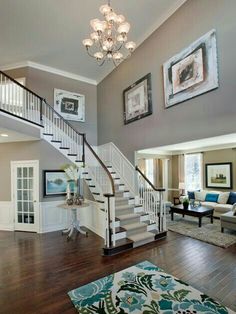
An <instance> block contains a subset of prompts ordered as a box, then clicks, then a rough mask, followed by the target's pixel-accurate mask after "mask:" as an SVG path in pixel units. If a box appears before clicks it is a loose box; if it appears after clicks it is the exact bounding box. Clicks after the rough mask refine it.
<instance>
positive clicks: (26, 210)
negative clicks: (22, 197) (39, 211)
mask: <svg viewBox="0 0 236 314" xmlns="http://www.w3.org/2000/svg"><path fill="white" fill-rule="evenodd" d="M22 204H23V211H24V212H25V213H28V202H23V203H22Z"/></svg>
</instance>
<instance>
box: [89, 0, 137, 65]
mask: <svg viewBox="0 0 236 314" xmlns="http://www.w3.org/2000/svg"><path fill="white" fill-rule="evenodd" d="M99 11H100V12H101V14H102V15H103V17H104V20H102V21H101V20H99V19H93V20H91V21H90V25H91V27H92V29H93V31H92V33H91V34H90V38H87V39H84V40H83V45H84V46H85V48H86V50H87V52H88V54H89V56H90V57H93V58H95V59H96V60H97V62H98V64H99V65H100V66H101V65H103V64H104V63H105V61H111V60H112V61H113V63H114V65H115V66H117V65H118V64H119V63H120V62H121V61H122V60H124V59H125V58H127V57H129V56H130V55H131V53H132V52H133V51H134V50H135V48H136V44H135V43H134V42H133V41H129V42H128V37H127V35H128V33H129V31H130V24H129V23H128V22H127V21H126V20H125V17H124V16H123V15H121V14H116V13H115V12H114V10H113V9H112V7H111V4H110V1H108V3H107V4H104V5H102V6H101V7H100V9H99ZM125 56H127V57H125Z"/></svg>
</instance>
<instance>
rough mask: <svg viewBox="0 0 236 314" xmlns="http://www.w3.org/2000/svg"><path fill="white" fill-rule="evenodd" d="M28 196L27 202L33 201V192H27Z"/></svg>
mask: <svg viewBox="0 0 236 314" xmlns="http://www.w3.org/2000/svg"><path fill="white" fill-rule="evenodd" d="M28 195H29V201H33V191H29V192H28Z"/></svg>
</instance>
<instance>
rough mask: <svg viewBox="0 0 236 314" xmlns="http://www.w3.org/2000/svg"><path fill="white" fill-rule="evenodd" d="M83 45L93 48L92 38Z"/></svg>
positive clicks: (84, 41) (85, 40)
mask: <svg viewBox="0 0 236 314" xmlns="http://www.w3.org/2000/svg"><path fill="white" fill-rule="evenodd" d="M83 45H84V46H85V47H86V48H88V47H91V46H92V45H93V41H92V40H91V39H90V38H87V39H84V40H83Z"/></svg>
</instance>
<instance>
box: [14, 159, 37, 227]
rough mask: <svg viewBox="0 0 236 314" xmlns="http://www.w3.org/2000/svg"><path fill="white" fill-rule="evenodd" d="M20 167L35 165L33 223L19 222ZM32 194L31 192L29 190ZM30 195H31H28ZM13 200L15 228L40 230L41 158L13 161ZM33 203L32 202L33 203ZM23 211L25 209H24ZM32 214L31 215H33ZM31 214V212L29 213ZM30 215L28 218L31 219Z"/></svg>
mask: <svg viewBox="0 0 236 314" xmlns="http://www.w3.org/2000/svg"><path fill="white" fill-rule="evenodd" d="M20 167H22V168H23V167H33V191H32V201H33V214H32V215H33V219H34V222H33V223H29V222H28V223H23V222H22V223H18V219H17V218H18V217H17V212H18V211H17V169H18V168H20ZM28 193H29V194H30V192H28ZM28 197H29V196H28ZM11 200H12V205H13V212H14V230H19V231H29V232H39V230H40V224H39V222H40V221H39V218H40V217H39V160H23V161H11ZM31 204H32V203H31ZM22 212H23V209H22ZM32 215H31V216H32ZM29 216H30V214H29ZM29 216H28V220H29Z"/></svg>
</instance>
